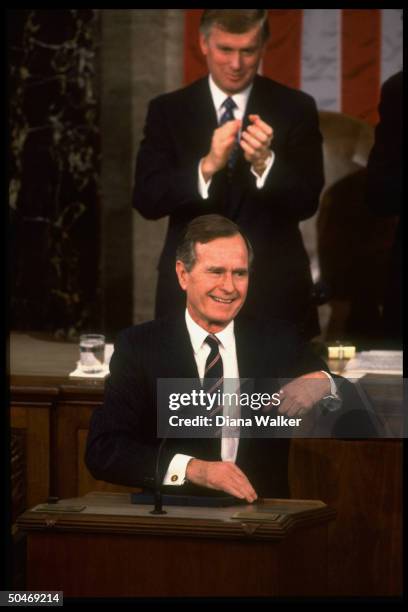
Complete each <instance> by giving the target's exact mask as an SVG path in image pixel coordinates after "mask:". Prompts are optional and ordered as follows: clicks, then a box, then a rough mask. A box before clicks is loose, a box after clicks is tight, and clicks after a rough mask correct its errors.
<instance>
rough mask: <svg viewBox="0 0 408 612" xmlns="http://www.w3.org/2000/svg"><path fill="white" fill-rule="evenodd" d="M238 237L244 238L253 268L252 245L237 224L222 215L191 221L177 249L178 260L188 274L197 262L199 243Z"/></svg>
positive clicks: (206, 216) (205, 216)
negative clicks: (197, 246)
mask: <svg viewBox="0 0 408 612" xmlns="http://www.w3.org/2000/svg"><path fill="white" fill-rule="evenodd" d="M237 235H240V236H242V238H243V239H244V241H245V244H246V247H247V249H248V263H249V268H251V267H252V263H253V261H254V252H253V249H252V246H251V243H250V242H249V240H248V238H247V237H246V236H245V234H244V233H243V232H242V231H241V230H240V228H239V227H238V225H237V224H236V223H234V222H233V221H231V220H230V219H227V218H226V217H222V216H221V215H201V216H200V217H196V218H195V219H193V220H192V221H190V223H189V224H188V225H187V227H186V230H185V232H184V235H183V237H182V240H181V242H180V243H179V245H178V247H177V251H176V260H180V261H181V262H183V264H184V266H185V268H186V270H187V272H190V271H191V270H192V268H193V267H194V264H195V263H196V260H197V256H196V251H195V245H196V243H197V242H200V243H201V244H206V243H207V242H211V241H212V240H216V239H217V238H227V237H229V236H237Z"/></svg>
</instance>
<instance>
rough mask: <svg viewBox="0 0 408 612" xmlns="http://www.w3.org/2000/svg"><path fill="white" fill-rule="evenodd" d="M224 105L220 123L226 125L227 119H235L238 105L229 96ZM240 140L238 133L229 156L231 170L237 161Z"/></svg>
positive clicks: (229, 168)
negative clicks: (235, 110)
mask: <svg viewBox="0 0 408 612" xmlns="http://www.w3.org/2000/svg"><path fill="white" fill-rule="evenodd" d="M222 107H223V108H224V111H223V113H222V115H221V118H220V125H224V123H226V122H227V121H233V120H234V119H235V117H234V109H235V108H237V105H236V104H235V102H234V100H233V99H232V98H230V97H229V96H228V98H225V100H224V102H223V103H222ZM238 140H239V136H238V135H237V139H236V142H235V144H234V148H233V149H232V151H231V153H230V156H229V158H228V170H229V172H231V171H232V169H233V167H234V165H235V162H236V161H237V157H238V150H239V147H238Z"/></svg>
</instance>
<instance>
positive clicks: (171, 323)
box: [159, 311, 198, 378]
mask: <svg viewBox="0 0 408 612" xmlns="http://www.w3.org/2000/svg"><path fill="white" fill-rule="evenodd" d="M159 371H160V372H165V373H166V377H167V378H198V370H197V365H196V362H195V359H194V352H193V347H192V345H191V341H190V336H189V334H188V331H187V326H186V322H185V318H184V311H183V313H182V314H180V315H178V316H177V317H172V318H171V319H169V320H168V322H167V323H166V326H165V330H164V333H163V337H162V339H161V348H160V368H159Z"/></svg>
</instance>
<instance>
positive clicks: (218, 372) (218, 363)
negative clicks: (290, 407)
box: [203, 334, 224, 416]
mask: <svg viewBox="0 0 408 612" xmlns="http://www.w3.org/2000/svg"><path fill="white" fill-rule="evenodd" d="M205 342H206V343H207V344H208V346H209V347H210V349H211V350H210V354H209V355H208V357H207V361H206V363H205V370H204V378H203V389H204V391H205V392H206V393H218V391H219V392H220V393H223V387H224V384H223V383H224V368H223V364H222V359H221V355H220V351H219V344H220V341H219V340H218V338H217V336H214V335H213V334H209V335H208V336H207V338H206V339H205ZM217 408H218V409H217V410H216V412H219V410H220V409H222V406H218V405H217ZM212 412H213V411H212ZM213 414H215V412H213ZM210 416H211V413H210Z"/></svg>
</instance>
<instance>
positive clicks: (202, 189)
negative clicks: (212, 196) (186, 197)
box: [198, 159, 212, 200]
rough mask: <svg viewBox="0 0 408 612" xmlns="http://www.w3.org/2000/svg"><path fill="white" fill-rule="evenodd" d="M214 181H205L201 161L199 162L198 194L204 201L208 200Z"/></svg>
mask: <svg viewBox="0 0 408 612" xmlns="http://www.w3.org/2000/svg"><path fill="white" fill-rule="evenodd" d="M211 181H212V179H210V180H209V181H208V182H207V183H206V182H205V180H204V177H203V173H202V172H201V159H200V161H199V162H198V193H199V194H200V196H201V197H202V198H203V200H208V191H209V189H210V185H211Z"/></svg>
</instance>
